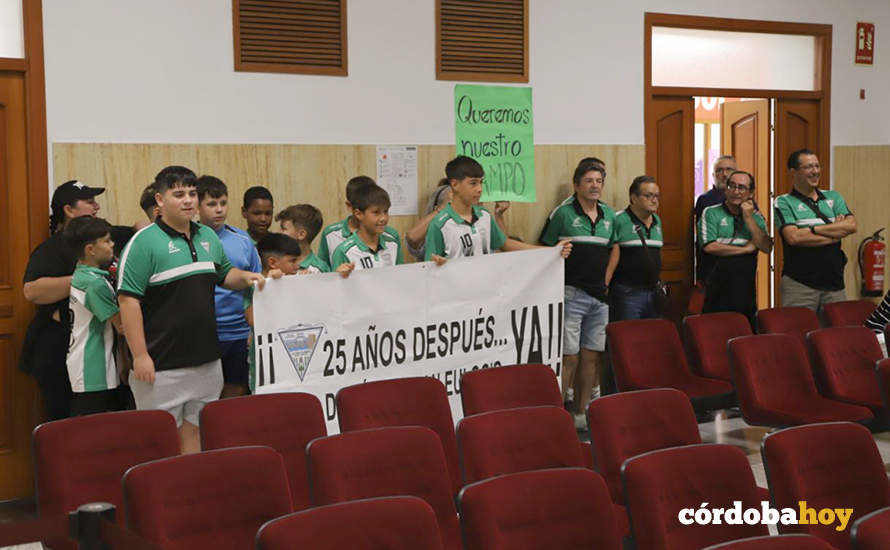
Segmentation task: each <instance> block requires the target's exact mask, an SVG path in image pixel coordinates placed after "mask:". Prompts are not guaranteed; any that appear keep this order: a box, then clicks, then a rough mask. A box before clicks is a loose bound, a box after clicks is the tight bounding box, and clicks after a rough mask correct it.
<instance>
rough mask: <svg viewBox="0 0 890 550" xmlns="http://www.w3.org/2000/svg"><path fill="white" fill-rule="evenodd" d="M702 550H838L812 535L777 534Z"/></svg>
mask: <svg viewBox="0 0 890 550" xmlns="http://www.w3.org/2000/svg"><path fill="white" fill-rule="evenodd" d="M702 550H836V549H835V548H834V546H832V545H830V544H828V543H827V542H825V541H823V540H822V539H819V538H816V537H813V536H810V535H777V536H771V537H753V538H750V539H742V540H736V541H733V542H727V543H725V544H717V545H715V546H708V547H707V548H703V549H702Z"/></svg>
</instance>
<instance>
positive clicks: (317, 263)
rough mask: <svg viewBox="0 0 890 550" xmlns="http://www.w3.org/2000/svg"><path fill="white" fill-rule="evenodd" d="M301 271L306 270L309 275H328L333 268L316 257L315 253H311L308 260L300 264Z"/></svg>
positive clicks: (307, 257)
mask: <svg viewBox="0 0 890 550" xmlns="http://www.w3.org/2000/svg"><path fill="white" fill-rule="evenodd" d="M300 269H305V270H306V271H308V272H309V273H328V272H330V271H331V266H329V265H328V264H327V262H325V261H324V260H322V259H321V258H319V257H318V256H316V255H315V252H312V251H310V252H309V255H308V256H306V259H305V260H303V261H302V262H300Z"/></svg>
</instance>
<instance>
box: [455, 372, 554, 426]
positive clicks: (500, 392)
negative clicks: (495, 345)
mask: <svg viewBox="0 0 890 550" xmlns="http://www.w3.org/2000/svg"><path fill="white" fill-rule="evenodd" d="M460 401H461V404H462V405H463V409H464V416H470V415H473V414H479V413H484V412H489V411H500V410H504V409H515V408H517V407H542V406H552V407H562V394H561V393H560V391H559V384H558V383H557V381H556V374H555V373H554V372H553V369H551V368H550V367H548V366H547V365H509V366H505V367H497V368H492V369H480V370H474V371H470V372H467V373H465V374H464V375H463V376H461V378H460Z"/></svg>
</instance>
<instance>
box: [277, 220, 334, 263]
mask: <svg viewBox="0 0 890 550" xmlns="http://www.w3.org/2000/svg"><path fill="white" fill-rule="evenodd" d="M275 221H277V222H279V223H280V224H281V232H282V233H284V234H285V235H288V236H289V237H293V238H294V239H296V241H297V242H298V243H299V244H300V251H301V252H302V254H301V255H300V257H299V261H300V271H301V272H302V273H327V272H328V271H330V270H331V266H329V265H328V264H327V262H325V261H324V260H322V259H321V258H319V257H318V256H316V255H315V253H314V252H312V240H313V239H315V236H316V235H318V232H319V231H321V227H322V225H324V220H323V218H322V216H321V211H320V210H319V209H318V208H315V207H314V206H312V205H311V204H295V205H293V206H288V207H287V208H285V209H284V210H282V211H281V212H279V213H278V214H276V215H275Z"/></svg>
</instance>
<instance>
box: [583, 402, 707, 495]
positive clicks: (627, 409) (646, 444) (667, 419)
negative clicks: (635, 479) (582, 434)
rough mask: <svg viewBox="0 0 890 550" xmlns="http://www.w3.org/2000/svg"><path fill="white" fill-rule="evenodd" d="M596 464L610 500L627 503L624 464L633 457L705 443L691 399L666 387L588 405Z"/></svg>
mask: <svg viewBox="0 0 890 550" xmlns="http://www.w3.org/2000/svg"><path fill="white" fill-rule="evenodd" d="M587 418H588V422H589V423H590V441H591V443H592V445H593V455H594V459H593V463H594V467H595V468H596V471H597V472H599V473H600V474H601V475H602V476H603V478H604V479H605V480H606V485H607V486H608V487H609V494H610V495H611V497H612V500H613V501H614V502H616V503H618V504H624V493H623V492H622V487H621V465H622V464H624V461H625V460H627V459H628V458H631V457H633V456H636V455H639V454H643V453H647V452H649V451H655V450H658V449H665V448H668V447H677V446H680V445H694V444H697V443H701V435H700V434H699V431H698V423H697V422H696V420H695V412H694V411H693V410H692V405H690V404H689V398H688V397H686V395H685V394H684V393H683V392H681V391H678V390H674V389H670V388H663V389H658V390H639V391H632V392H624V393H617V394H614V395H606V396H603V397H599V398H597V399H594V400H593V401H591V403H590V406H589V407H588V408H587Z"/></svg>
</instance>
